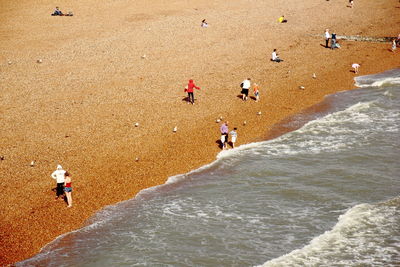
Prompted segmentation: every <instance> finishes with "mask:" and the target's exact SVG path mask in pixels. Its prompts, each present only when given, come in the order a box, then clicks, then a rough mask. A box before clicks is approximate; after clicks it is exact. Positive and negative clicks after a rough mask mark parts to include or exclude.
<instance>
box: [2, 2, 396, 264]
mask: <svg viewBox="0 0 400 267" xmlns="http://www.w3.org/2000/svg"><path fill="white" fill-rule="evenodd" d="M355 2H356V3H355V8H353V9H351V8H348V7H346V4H347V1H344V0H343V1H319V0H304V1H297V0H283V1H280V2H279V6H277V5H276V3H275V1H272V0H267V1H261V0H251V1H249V0H246V1H245V0H239V1H235V2H231V1H229V2H227V1H221V0H217V1H203V2H202V3H198V2H197V1H194V0H188V1H181V0H177V1H170V2H165V1H158V0H156V1H153V2H151V3H149V2H148V1H144V0H139V1H134V2H133V1H128V0H120V1H94V0H87V1H83V2H70V1H64V0H61V1H58V2H57V3H56V4H57V5H58V6H60V9H61V10H63V11H70V10H71V11H73V12H74V14H75V15H74V16H73V17H51V16H50V13H51V12H52V11H53V9H54V6H55V3H54V2H52V1H41V3H37V2H35V1H27V0H21V1H18V3H15V1H1V2H0V13H1V16H0V36H1V38H0V125H1V128H0V129H1V132H0V140H1V142H0V156H4V160H1V161H0V186H1V188H2V192H1V194H0V201H1V206H0V218H1V219H0V265H4V264H9V263H13V262H16V261H20V260H23V259H25V258H27V257H30V256H32V255H34V254H35V253H37V252H38V251H39V250H40V248H41V247H42V246H44V245H45V244H46V243H48V242H50V241H52V240H53V239H54V238H55V237H57V236H58V235H60V234H63V233H65V232H68V231H71V230H73V229H77V228H79V227H81V226H82V225H83V224H84V223H85V221H86V220H87V219H88V218H89V217H90V216H92V215H93V214H94V213H95V212H96V211H98V210H99V209H101V208H102V207H104V206H106V205H110V204H114V203H117V202H119V201H122V200H126V199H129V198H132V197H134V196H135V194H136V193H138V192H139V191H140V190H142V189H144V188H147V187H150V186H154V185H157V184H162V183H164V182H165V181H166V179H167V178H168V177H169V176H171V175H175V174H179V173H185V172H187V171H189V170H192V169H195V168H198V167H200V166H202V165H204V164H206V163H209V162H211V161H213V160H214V159H215V156H216V154H217V153H218V152H219V151H220V149H219V147H218V145H217V143H216V141H217V140H218V139H219V125H218V124H217V123H216V122H215V119H216V118H218V117H220V116H223V117H224V118H226V119H227V120H229V122H230V126H231V128H233V127H235V126H236V127H238V128H239V130H238V134H239V137H238V144H239V145H240V144H243V143H248V142H253V141H257V140H262V139H264V138H265V137H266V136H267V135H268V134H269V129H271V127H272V126H273V125H275V124H276V123H279V122H280V121H281V120H283V119H285V118H287V117H289V116H291V115H293V114H296V113H299V112H301V111H302V110H304V109H306V108H308V107H310V106H312V105H314V104H316V103H318V102H320V101H321V100H323V98H324V96H326V95H327V94H332V93H335V92H338V91H342V90H349V89H352V88H354V84H353V77H354V76H355V74H354V73H352V72H350V70H351V67H350V66H351V64H352V63H354V62H358V63H360V64H361V69H360V75H364V74H370V73H376V72H380V71H383V70H386V69H390V68H394V67H398V66H399V62H400V56H399V54H400V52H399V51H397V53H392V52H390V51H389V50H388V49H389V48H390V44H389V43H361V42H345V41H341V42H340V44H341V45H342V48H341V49H339V50H330V49H325V48H324V47H323V43H324V41H323V38H322V34H323V32H324V30H325V28H329V29H331V32H332V31H335V32H336V33H337V34H338V35H365V36H397V34H398V33H399V30H400V29H399V28H398V27H397V28H396V27H394V25H400V18H399V16H397V15H398V10H399V8H400V4H399V3H398V2H397V1H373V0H367V1H360V2H358V1H355ZM282 14H284V15H285V16H286V18H287V19H288V20H289V22H288V23H286V24H278V23H277V22H276V21H277V18H278V17H279V16H280V15H282ZM203 18H206V19H207V20H208V22H209V24H210V27H209V28H207V29H204V28H201V27H200V22H201V20H202V19H203ZM274 48H277V49H278V52H279V53H280V55H281V57H282V58H283V59H284V60H285V61H284V62H282V63H279V64H278V63H272V62H270V60H269V59H270V54H271V52H272V50H273V49H274ZM144 55H146V56H145V57H143V56H144ZM38 59H41V60H42V63H37V60H38ZM313 73H316V75H317V78H316V79H313V78H312V74H313ZM247 77H250V78H251V79H252V81H253V82H257V83H258V84H259V85H260V89H261V91H260V95H261V101H260V102H258V103H256V102H255V101H254V100H251V101H247V102H243V101H241V99H240V98H238V97H237V95H239V92H240V88H239V85H240V83H241V82H242V81H243V80H244V79H245V78H247ZM189 78H193V79H194V80H195V82H196V84H197V85H198V86H200V87H201V91H196V92H195V98H196V104H195V105H193V106H192V105H188V104H187V103H186V102H185V101H183V99H184V98H185V97H186V95H185V94H184V92H183V88H184V87H185V85H186V84H187V81H188V79H189ZM299 86H304V87H305V89H304V90H301V89H299ZM322 108H323V107H322ZM259 111H261V112H262V115H257V113H258V112H259ZM243 121H247V124H246V126H243V125H242V123H243ZM136 122H139V123H140V126H139V127H134V123H136ZM175 126H177V127H178V131H177V132H176V133H173V132H172V129H173V128H174V127H175ZM274 134H276V133H274ZM135 158H139V161H135ZM32 160H34V161H35V166H34V167H31V166H30V162H31V161H32ZM57 164H61V165H63V167H64V168H65V169H66V170H68V171H69V172H70V173H71V174H72V178H73V188H74V192H73V198H74V207H73V208H71V209H67V207H66V204H65V203H63V202H62V201H54V195H55V193H54V192H52V191H51V189H52V188H53V187H54V186H55V182H54V180H53V179H51V178H50V174H51V173H52V172H53V171H54V170H55V167H56V165H57Z"/></svg>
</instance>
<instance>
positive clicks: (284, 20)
mask: <svg viewBox="0 0 400 267" xmlns="http://www.w3.org/2000/svg"><path fill="white" fill-rule="evenodd" d="M278 22H279V23H286V22H287V19H285V16H284V15H282V16H280V18H279V19H278Z"/></svg>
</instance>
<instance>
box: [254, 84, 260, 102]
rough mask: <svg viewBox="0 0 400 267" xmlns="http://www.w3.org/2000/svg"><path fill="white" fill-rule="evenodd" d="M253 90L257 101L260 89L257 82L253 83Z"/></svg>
mask: <svg viewBox="0 0 400 267" xmlns="http://www.w3.org/2000/svg"><path fill="white" fill-rule="evenodd" d="M253 92H254V96H255V97H256V102H258V100H260V91H259V89H258V84H256V83H254V84H253Z"/></svg>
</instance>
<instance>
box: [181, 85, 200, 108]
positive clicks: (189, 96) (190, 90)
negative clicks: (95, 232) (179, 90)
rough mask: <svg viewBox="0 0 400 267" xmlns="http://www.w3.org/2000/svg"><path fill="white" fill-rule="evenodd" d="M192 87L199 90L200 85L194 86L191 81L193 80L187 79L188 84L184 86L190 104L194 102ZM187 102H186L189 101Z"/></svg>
mask: <svg viewBox="0 0 400 267" xmlns="http://www.w3.org/2000/svg"><path fill="white" fill-rule="evenodd" d="M193 88H196V89H197V90H200V87H198V86H196V85H195V84H194V82H193V80H191V79H190V80H189V83H188V85H187V86H186V88H185V92H187V93H188V100H189V102H190V103H192V105H193V104H194V95H193V91H194V90H193ZM189 102H188V103H189Z"/></svg>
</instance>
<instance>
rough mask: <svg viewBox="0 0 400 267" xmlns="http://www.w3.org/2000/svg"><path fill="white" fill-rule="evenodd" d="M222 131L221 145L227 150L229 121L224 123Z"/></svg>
mask: <svg viewBox="0 0 400 267" xmlns="http://www.w3.org/2000/svg"><path fill="white" fill-rule="evenodd" d="M220 131H221V143H222V149H223V150H225V149H226V148H227V143H228V132H229V128H228V121H226V122H225V123H223V124H222V125H221V127H220Z"/></svg>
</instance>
